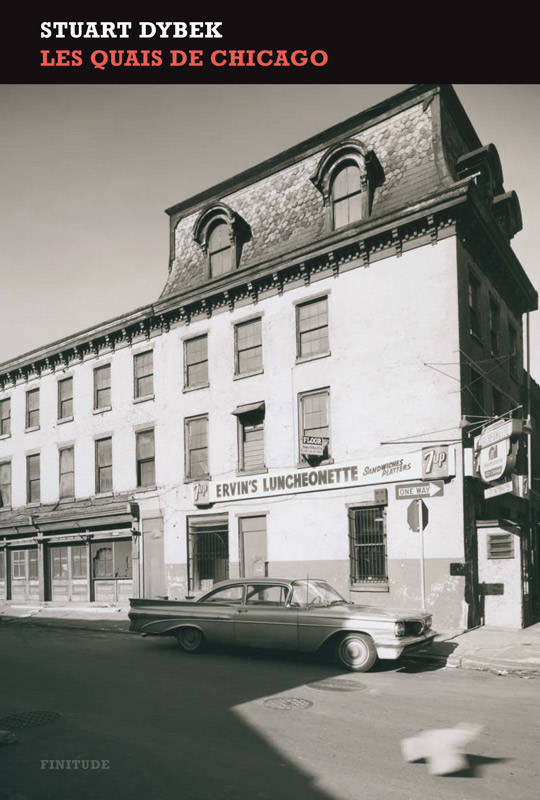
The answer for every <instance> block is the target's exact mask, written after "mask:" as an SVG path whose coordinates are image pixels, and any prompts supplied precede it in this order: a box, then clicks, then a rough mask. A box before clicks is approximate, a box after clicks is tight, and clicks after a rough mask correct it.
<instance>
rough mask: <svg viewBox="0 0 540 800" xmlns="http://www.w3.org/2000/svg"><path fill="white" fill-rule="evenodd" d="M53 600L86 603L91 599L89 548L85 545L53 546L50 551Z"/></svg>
mask: <svg viewBox="0 0 540 800" xmlns="http://www.w3.org/2000/svg"><path fill="white" fill-rule="evenodd" d="M49 575H50V576H51V600H57V601H61V600H64V601H66V602H77V601H79V602H85V601H88V597H89V585H88V548H87V546H86V545H84V544H76V545H74V544H72V545H52V546H51V547H50V549H49Z"/></svg>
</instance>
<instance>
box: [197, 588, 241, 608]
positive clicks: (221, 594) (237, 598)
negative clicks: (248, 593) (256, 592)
mask: <svg viewBox="0 0 540 800" xmlns="http://www.w3.org/2000/svg"><path fill="white" fill-rule="evenodd" d="M243 596H244V587H243V586H227V588H226V589H217V591H215V592H212V594H210V595H209V596H208V597H207V598H206V599H205V601H204V602H205V603H225V605H231V604H234V605H240V603H241V602H242V599H243Z"/></svg>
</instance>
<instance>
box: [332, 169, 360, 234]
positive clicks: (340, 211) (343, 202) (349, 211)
mask: <svg viewBox="0 0 540 800" xmlns="http://www.w3.org/2000/svg"><path fill="white" fill-rule="evenodd" d="M332 219H333V223H334V228H341V227H343V225H348V224H349V223H350V222H356V221H358V220H359V219H362V184H361V179H360V170H359V169H358V167H357V165H356V164H353V163H345V164H344V165H343V166H341V167H340V168H339V169H338V170H337V171H336V172H335V173H334V176H333V179H332Z"/></svg>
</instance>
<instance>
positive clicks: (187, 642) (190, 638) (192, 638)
mask: <svg viewBox="0 0 540 800" xmlns="http://www.w3.org/2000/svg"><path fill="white" fill-rule="evenodd" d="M176 641H177V642H178V644H179V645H180V647H181V648H182V650H185V651H186V653H198V652H200V651H201V650H202V649H203V647H204V636H203V635H202V633H201V632H200V630H199V629H198V628H180V630H179V631H178V633H177V634H176Z"/></svg>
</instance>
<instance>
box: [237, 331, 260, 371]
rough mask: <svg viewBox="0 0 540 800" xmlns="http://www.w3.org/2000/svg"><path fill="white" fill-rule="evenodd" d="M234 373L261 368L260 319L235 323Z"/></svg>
mask: <svg viewBox="0 0 540 800" xmlns="http://www.w3.org/2000/svg"><path fill="white" fill-rule="evenodd" d="M234 335H235V373H236V374H237V375H246V374H248V373H250V372H259V371H260V370H261V369H262V332H261V319H260V318H259V319H251V320H248V321H247V322H241V323H239V324H238V325H235V328H234Z"/></svg>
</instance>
